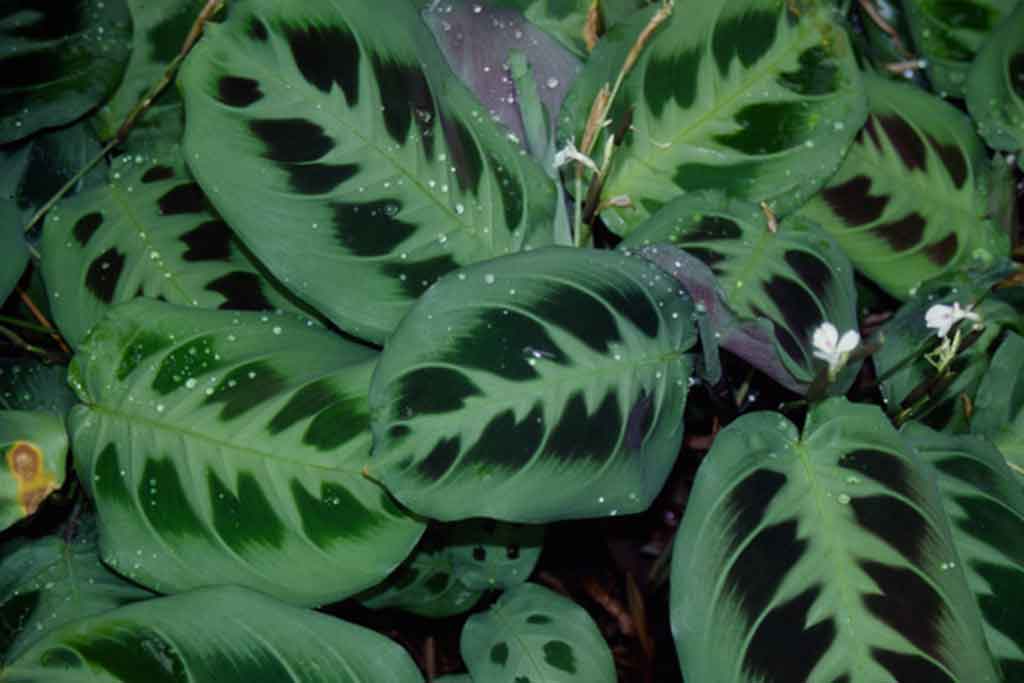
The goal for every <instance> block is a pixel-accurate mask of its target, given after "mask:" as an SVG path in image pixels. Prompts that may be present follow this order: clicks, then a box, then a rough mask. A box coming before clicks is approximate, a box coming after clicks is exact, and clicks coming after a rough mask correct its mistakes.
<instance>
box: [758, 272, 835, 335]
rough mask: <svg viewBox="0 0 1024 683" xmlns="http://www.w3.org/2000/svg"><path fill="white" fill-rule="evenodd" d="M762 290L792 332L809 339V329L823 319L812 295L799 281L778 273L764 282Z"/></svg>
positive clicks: (822, 314) (816, 325)
mask: <svg viewBox="0 0 1024 683" xmlns="http://www.w3.org/2000/svg"><path fill="white" fill-rule="evenodd" d="M764 290H765V293H767V294H768V296H769V297H770V298H771V300H772V301H774V302H775V305H776V306H777V307H778V309H779V312H780V313H782V317H783V319H784V320H785V322H786V326H787V327H788V328H789V329H790V330H791V331H792V333H793V334H794V335H795V336H796V337H797V338H799V339H810V336H811V331H812V330H813V329H814V328H816V327H818V325H820V324H821V322H822V320H824V313H823V312H822V310H821V308H820V307H819V305H818V302H817V301H816V300H815V299H814V297H813V296H811V295H810V293H808V291H807V290H806V289H804V288H803V286H802V285H801V284H800V283H798V282H796V281H795V280H790V279H789V278H784V277H781V276H778V275H775V276H773V277H772V278H771V279H770V280H768V281H767V282H765V283H764Z"/></svg>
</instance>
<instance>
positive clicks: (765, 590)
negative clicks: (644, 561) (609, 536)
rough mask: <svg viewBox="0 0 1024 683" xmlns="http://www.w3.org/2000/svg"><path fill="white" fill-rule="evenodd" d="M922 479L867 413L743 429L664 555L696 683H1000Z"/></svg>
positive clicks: (719, 453) (718, 453)
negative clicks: (669, 560)
mask: <svg viewBox="0 0 1024 683" xmlns="http://www.w3.org/2000/svg"><path fill="white" fill-rule="evenodd" d="M959 563H960V561H959V559H958V556H957V554H956V550H955V548H954V545H953V539H952V536H951V532H950V529H949V524H948V521H947V518H946V514H945V512H944V511H943V507H942V500H941V498H940V497H939V493H938V491H937V489H936V486H935V482H934V477H933V474H932V472H931V471H930V469H929V468H928V467H927V466H926V465H924V464H923V463H922V462H921V461H920V460H919V457H918V456H917V454H916V453H915V451H914V449H913V448H912V446H911V445H910V444H909V443H908V442H907V441H906V440H905V439H904V438H903V437H901V436H900V435H899V434H898V433H897V432H896V431H895V430H894V429H893V428H892V426H891V425H890V423H889V421H888V419H886V417H885V415H883V414H882V412H881V411H880V410H878V408H877V407H875V406H869V405H858V404H852V403H849V402H847V401H846V400H845V399H843V398H833V399H829V400H827V401H824V402H822V403H818V404H816V405H814V406H813V407H812V408H811V410H810V413H809V415H808V418H807V423H806V425H805V427H804V432H803V435H802V436H801V435H799V433H798V431H797V429H796V427H795V426H794V425H793V424H792V423H790V422H789V421H788V420H787V419H786V418H784V417H783V416H782V415H780V414H778V413H768V412H761V413H754V414H749V415H745V416H743V417H740V418H739V419H738V420H736V421H735V422H733V423H732V424H730V425H729V426H728V427H726V428H725V429H723V430H722V431H721V432H719V433H718V435H717V437H716V438H715V442H714V446H713V447H712V449H711V451H710V453H709V454H708V456H707V458H706V459H705V460H704V462H703V463H702V464H701V467H700V470H699V471H698V473H697V478H696V480H695V482H694V488H693V491H692V492H691V494H690V498H689V501H688V503H687V507H686V513H685V515H684V518H683V521H682V524H681V526H680V528H679V532H678V535H677V536H676V541H675V548H674V550H673V566H672V595H671V613H672V625H673V632H674V634H675V639H676V648H677V650H678V652H679V659H680V664H681V667H682V671H683V675H684V676H685V677H686V680H688V681H690V680H692V681H716V683H733V682H736V683H739V682H743V683H755V682H760V681H769V680H772V681H807V682H808V683H834V682H835V681H844V682H845V683H878V682H879V681H928V682H929V683H997V681H1001V678H1000V677H999V676H998V675H997V673H996V664H995V662H994V661H993V659H992V656H991V654H990V653H989V651H988V648H987V646H986V643H985V638H984V634H983V631H982V625H981V619H980V615H979V612H978V607H977V605H976V604H975V601H974V598H973V596H972V595H971V592H970V590H969V588H968V585H967V581H966V579H965V576H964V574H963V572H962V570H960V569H957V566H958V565H959Z"/></svg>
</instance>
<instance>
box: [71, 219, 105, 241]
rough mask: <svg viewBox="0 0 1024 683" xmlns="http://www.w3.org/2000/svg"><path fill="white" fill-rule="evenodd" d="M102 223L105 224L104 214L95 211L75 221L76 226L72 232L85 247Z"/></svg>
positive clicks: (76, 239)
mask: <svg viewBox="0 0 1024 683" xmlns="http://www.w3.org/2000/svg"><path fill="white" fill-rule="evenodd" d="M101 225H103V214H101V213H100V212H99V211H93V212H91V213H87V214H85V215H84V216H82V217H81V218H79V219H78V220H77V221H75V227H74V228H72V230H71V234H72V235H74V236H75V241H76V242H78V243H79V244H80V245H82V246H83V247H84V246H85V245H86V244H88V243H89V240H90V239H92V236H93V235H95V234H96V231H97V230H99V227H100V226H101Z"/></svg>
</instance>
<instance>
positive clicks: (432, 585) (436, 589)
mask: <svg viewBox="0 0 1024 683" xmlns="http://www.w3.org/2000/svg"><path fill="white" fill-rule="evenodd" d="M451 582H452V575H451V574H449V573H448V572H438V573H436V574H434V575H433V576H431V577H430V578H429V579H427V580H426V581H424V582H423V587H424V588H426V589H427V591H428V592H430V593H433V594H434V595H440V594H441V593H443V592H444V591H445V589H446V588H448V584H450V583H451Z"/></svg>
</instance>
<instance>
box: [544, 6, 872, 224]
mask: <svg viewBox="0 0 1024 683" xmlns="http://www.w3.org/2000/svg"><path fill="white" fill-rule="evenodd" d="M797 6H799V14H794V11H796V9H797ZM833 11H834V10H833V8H832V7H831V3H827V2H817V1H802V2H798V3H794V2H787V1H786V0H713V1H709V2H699V3H688V4H686V6H685V7H683V6H682V5H680V6H678V7H676V9H675V11H674V12H673V14H672V17H671V18H670V19H668V21H667V22H665V24H664V25H663V26H662V27H661V28H659V29H658V31H657V33H656V34H655V36H654V38H653V39H652V40H651V41H650V43H649V44H648V45H647V47H646V48H645V50H644V51H643V54H642V55H641V57H640V60H639V62H637V64H636V66H635V67H634V68H633V70H632V72H631V73H630V75H629V76H628V77H627V79H626V80H625V81H624V83H623V84H622V87H621V88H620V90H619V91H618V95H617V97H616V99H615V106H614V108H613V110H612V117H611V118H612V119H613V120H614V121H619V120H621V119H622V117H623V115H624V114H625V111H626V109H627V108H632V109H633V115H632V128H633V129H632V132H631V133H628V134H626V135H625V136H624V139H623V140H622V145H621V147H619V148H618V150H617V151H616V152H615V156H614V158H613V160H612V165H611V168H610V170H609V173H608V176H607V180H606V182H605V183H604V185H603V190H602V192H601V196H600V199H601V200H602V201H607V200H610V199H612V198H619V200H620V202H621V198H622V197H623V196H625V197H628V198H629V200H630V202H631V204H632V206H631V207H630V208H610V209H608V210H606V211H605V212H604V213H603V214H602V216H603V217H604V219H605V221H606V222H607V223H608V225H609V227H610V228H611V229H612V230H613V231H615V232H616V233H618V234H621V235H625V234H628V233H629V232H630V231H631V230H632V229H633V228H635V227H636V226H637V225H638V224H639V223H640V222H641V221H643V220H644V219H645V218H647V217H648V216H650V215H651V214H652V213H654V211H656V210H657V209H658V208H659V207H660V206H662V205H663V204H665V203H666V202H668V201H669V200H671V199H673V198H674V197H676V196H677V195H679V194H680V193H683V192H693V191H696V190H706V189H720V190H723V191H725V192H726V193H727V194H729V195H731V196H733V197H737V198H743V199H748V200H751V201H754V202H760V201H767V202H768V203H769V204H770V205H771V206H772V208H773V209H774V210H775V211H776V213H778V214H785V213H788V212H790V211H792V210H794V209H795V208H797V207H798V206H800V205H801V204H803V202H804V201H806V200H807V198H808V197H810V196H811V194H813V193H814V192H815V191H816V190H817V189H818V188H819V187H820V186H821V185H822V184H823V183H824V182H825V180H826V179H827V178H828V177H829V176H830V175H832V173H833V172H834V171H835V170H836V168H837V166H838V164H839V161H840V159H841V157H842V154H843V150H845V148H846V146H847V145H848V144H849V142H850V140H851V139H852V137H853V135H854V134H855V133H856V132H857V129H858V128H859V127H860V126H861V124H862V123H863V122H864V116H865V105H864V94H863V91H862V88H861V84H860V73H859V72H858V70H857V68H856V64H855V62H854V57H853V51H852V49H851V46H850V43H849V40H848V39H847V36H846V33H845V32H844V30H843V29H842V28H841V27H840V26H839V25H838V24H836V23H835V22H834V21H833V19H832V14H833ZM649 17H650V12H647V13H640V14H638V15H636V16H635V17H634V18H633V19H631V20H630V21H629V22H627V23H625V24H623V25H622V27H621V28H617V29H615V30H613V31H612V32H611V33H610V34H609V36H608V37H607V38H606V39H605V40H603V41H602V42H601V43H600V44H599V46H598V48H597V49H596V50H595V51H594V54H593V56H592V57H591V59H590V60H589V62H588V65H587V67H586V68H585V70H584V72H583V74H582V75H581V76H580V78H579V79H578V80H577V84H576V87H575V88H574V90H573V93H572V94H571V95H570V101H567V104H566V108H567V113H568V118H567V120H566V123H565V125H564V126H563V129H562V131H563V138H565V139H568V138H573V139H575V140H576V142H577V143H579V141H580V137H581V134H582V131H583V128H584V122H585V121H586V118H587V114H588V112H589V110H590V105H591V102H592V101H593V100H594V97H595V95H596V94H597V92H598V89H599V88H601V87H602V86H604V85H605V84H606V83H608V84H611V83H614V82H615V80H616V77H617V75H618V72H619V69H620V67H621V65H622V63H623V60H624V58H625V55H626V52H627V51H628V50H629V49H630V47H631V46H632V45H633V43H634V40H635V38H636V36H637V34H638V33H639V31H640V29H641V28H642V27H643V26H644V24H645V23H646V21H647V19H648V18H649ZM618 127H619V126H610V127H608V128H605V129H604V131H605V132H604V135H603V136H602V138H603V137H604V136H607V135H608V134H609V133H610V132H614V130H615V129H617V128H618ZM603 144H604V143H603V142H600V141H599V142H598V144H597V146H596V147H595V149H596V150H601V149H603Z"/></svg>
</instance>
